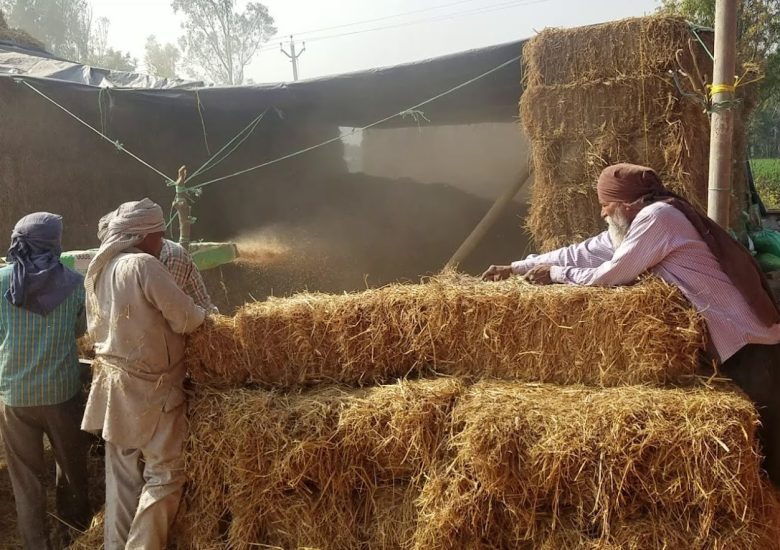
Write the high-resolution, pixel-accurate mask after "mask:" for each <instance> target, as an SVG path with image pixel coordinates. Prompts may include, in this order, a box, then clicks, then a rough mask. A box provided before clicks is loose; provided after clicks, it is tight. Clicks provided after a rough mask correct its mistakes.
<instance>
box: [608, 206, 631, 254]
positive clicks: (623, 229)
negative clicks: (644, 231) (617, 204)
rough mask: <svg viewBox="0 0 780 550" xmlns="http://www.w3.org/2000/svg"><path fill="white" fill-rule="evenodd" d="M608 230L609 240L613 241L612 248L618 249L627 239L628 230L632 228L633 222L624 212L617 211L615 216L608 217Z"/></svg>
mask: <svg viewBox="0 0 780 550" xmlns="http://www.w3.org/2000/svg"><path fill="white" fill-rule="evenodd" d="M607 225H608V228H607V230H608V231H609V238H610V239H611V240H612V246H613V247H615V248H617V247H619V246H620V245H621V244H622V243H623V240H624V239H625V238H626V234H627V233H628V230H629V229H630V228H631V222H630V221H629V219H628V217H627V216H626V214H625V212H623V211H622V210H615V212H614V214H613V215H611V216H607Z"/></svg>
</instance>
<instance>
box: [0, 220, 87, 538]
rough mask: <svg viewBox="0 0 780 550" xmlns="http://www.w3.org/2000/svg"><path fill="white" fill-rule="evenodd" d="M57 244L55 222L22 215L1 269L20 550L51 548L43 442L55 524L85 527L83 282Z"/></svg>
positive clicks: (3, 355) (4, 369)
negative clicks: (51, 465) (47, 446)
mask: <svg viewBox="0 0 780 550" xmlns="http://www.w3.org/2000/svg"><path fill="white" fill-rule="evenodd" d="M61 238H62V217H60V216H58V215H56V214H50V213H48V212H36V213H34V214H29V215H27V216H25V217H23V218H22V219H21V220H19V221H18V222H17V224H16V226H15V227H14V230H13V233H12V234H11V247H10V249H9V251H8V256H7V258H8V261H9V264H10V265H7V266H5V267H2V268H0V435H1V436H2V440H3V443H4V445H5V453H6V460H7V463H8V474H9V476H10V478H11V484H12V486H13V491H14V499H15V501H16V512H17V519H18V530H19V534H20V535H21V538H22V543H23V545H24V547H25V548H26V549H28V550H32V549H35V550H41V549H46V548H49V547H50V543H49V540H48V533H47V529H46V490H45V486H44V483H43V480H44V477H45V474H46V472H45V463H44V458H43V435H44V434H46V436H47V438H48V439H49V441H50V442H51V446H52V448H53V450H54V456H55V458H56V461H57V516H58V517H59V518H61V519H62V520H63V521H64V522H66V523H67V524H68V525H70V526H72V527H75V528H77V529H85V528H86V527H87V526H88V524H89V521H90V510H89V502H88V499H87V466H86V442H85V439H84V434H83V433H82V432H81V431H80V429H79V424H80V422H81V416H82V413H83V406H82V404H81V400H80V395H79V394H80V390H81V384H80V380H79V363H78V352H77V350H76V338H77V337H78V336H80V335H81V334H83V333H84V332H85V330H86V318H85V316H84V282H83V278H82V277H81V275H79V274H78V273H76V272H75V271H71V270H70V269H68V268H66V267H65V266H63V265H62V264H61V263H60V259H59V258H60V253H61V244H60V242H61Z"/></svg>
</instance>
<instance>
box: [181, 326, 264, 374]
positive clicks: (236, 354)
mask: <svg viewBox="0 0 780 550" xmlns="http://www.w3.org/2000/svg"><path fill="white" fill-rule="evenodd" d="M185 354H186V355H185V363H186V365H187V369H188V370H189V372H190V375H191V376H192V379H193V381H194V382H196V383H198V384H205V385H209V386H214V387H227V386H241V385H243V384H244V383H245V382H246V380H247V379H248V378H249V358H248V357H247V355H246V353H245V350H244V347H243V346H242V345H241V342H240V341H239V339H238V335H237V333H236V327H235V319H234V318H233V317H226V316H224V315H209V316H207V317H206V321H205V322H204V323H203V325H201V327H200V328H198V330H196V331H195V332H194V333H192V334H190V335H189V336H188V339H187V347H186V349H185Z"/></svg>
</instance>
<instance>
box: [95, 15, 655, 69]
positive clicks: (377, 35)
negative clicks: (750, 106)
mask: <svg viewBox="0 0 780 550" xmlns="http://www.w3.org/2000/svg"><path fill="white" fill-rule="evenodd" d="M239 2H240V3H243V2H241V0H239ZM264 3H265V4H266V5H267V6H268V9H269V11H270V13H271V15H272V16H273V17H274V19H275V21H276V27H277V28H278V29H279V35H277V37H276V38H274V39H272V40H271V41H270V42H269V43H268V45H267V46H266V48H264V50H263V51H262V52H260V53H259V54H258V55H257V56H256V58H255V60H254V61H253V62H252V65H251V67H250V69H249V70H248V71H247V76H248V77H250V78H252V79H254V80H255V81H256V82H273V81H281V80H292V69H291V67H290V61H289V59H288V58H287V57H285V56H284V54H282V53H281V52H280V51H279V42H280V40H282V39H284V40H288V39H289V35H290V34H291V33H292V34H294V35H299V36H297V37H296V41H297V40H298V39H299V40H301V41H306V51H305V53H304V54H303V55H302V56H301V57H300V59H299V73H300V74H299V76H300V78H311V77H317V76H323V75H328V74H337V73H343V72H349V71H355V70H361V69H368V68H371V67H381V66H386V65H395V64H398V63H404V62H408V61H415V60H419V59H425V58H428V57H434V56H437V55H443V54H447V53H452V52H457V51H462V50H467V49H470V48H477V47H482V46H489V45H492V44H500V43H502V42H508V41H511V40H517V39H521V38H527V37H530V36H533V35H534V33H535V32H536V31H540V30H542V29H543V28H545V27H572V26H579V25H587V24H591V23H599V22H604V21H611V20H615V19H621V18H624V17H630V16H638V15H646V14H649V13H651V12H653V11H654V10H655V8H656V7H657V5H658V1H657V0H630V1H627V0H590V1H586V0H334V1H330V2H326V1H324V0H266V1H265V2H264ZM92 5H93V9H94V15H95V17H101V16H105V17H108V18H109V19H110V21H111V30H110V34H109V42H110V44H111V46H112V47H114V48H118V49H121V50H125V51H130V52H131V54H132V55H133V56H135V57H136V58H138V59H139V61H140V60H142V59H143V49H144V43H145V41H146V37H147V36H148V35H150V34H154V35H156V36H157V38H158V40H160V41H161V42H174V43H175V42H176V40H177V38H178V36H179V35H180V34H181V28H180V20H179V18H178V17H177V15H176V14H174V13H173V10H172V9H171V7H170V1H169V0H92ZM409 12H413V13H409ZM399 14H406V15H399ZM396 15H398V17H396ZM366 20H373V21H366ZM361 21H364V22H363V23H360V24H356V25H351V23H356V22H361ZM345 25H346V26H345ZM332 27H338V28H332ZM379 27H390V28H382V29H379V30H370V29H378V28H379ZM318 29H324V30H318ZM309 31H317V32H309ZM347 33H352V34H347ZM333 35H341V36H333ZM298 47H299V48H300V45H299V46H298ZM139 69H140V70H143V66H140V67H139ZM182 76H183V75H182Z"/></svg>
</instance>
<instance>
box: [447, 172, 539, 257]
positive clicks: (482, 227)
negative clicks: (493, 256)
mask: <svg viewBox="0 0 780 550" xmlns="http://www.w3.org/2000/svg"><path fill="white" fill-rule="evenodd" d="M532 174H533V171H532V170H531V169H530V168H529V169H528V170H526V171H525V172H524V173H523V174H522V175H521V176H520V177H519V178H517V180H516V181H514V182H512V185H511V186H509V187H508V188H507V189H506V191H504V193H503V195H501V196H500V197H498V198H497V199H496V202H494V203H493V206H491V207H490V210H488V211H487V214H485V216H484V217H483V218H482V220H481V221H480V222H479V223H478V224H477V226H476V227H475V228H474V230H473V231H472V232H471V234H470V235H469V236H468V237H466V240H465V241H463V244H461V245H460V247H459V248H458V250H456V251H455V254H453V255H452V258H450V260H449V261H448V262H447V264H446V265H445V266H444V267H445V269H446V268H448V267H453V266H456V265H458V264H459V263H461V262H462V261H463V260H465V259H466V258H467V257H468V256H469V254H471V253H472V252H474V249H475V248H477V245H478V244H479V243H480V241H481V240H482V239H483V238H484V237H485V234H486V233H487V232H488V231H489V230H490V228H491V227H493V225H494V224H495V223H496V220H497V219H498V217H499V216H500V215H501V212H503V211H504V209H505V208H506V207H507V205H508V204H509V203H510V202H511V201H512V199H513V198H515V195H517V193H518V192H519V191H520V189H521V188H522V187H523V185H525V183H526V182H527V181H529V180H530V179H531V176H532Z"/></svg>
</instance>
